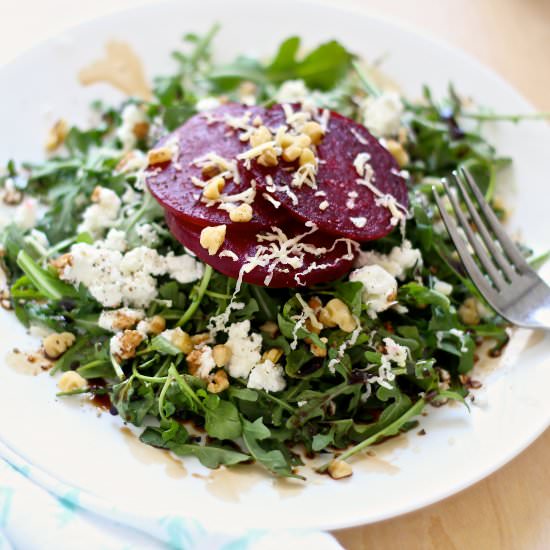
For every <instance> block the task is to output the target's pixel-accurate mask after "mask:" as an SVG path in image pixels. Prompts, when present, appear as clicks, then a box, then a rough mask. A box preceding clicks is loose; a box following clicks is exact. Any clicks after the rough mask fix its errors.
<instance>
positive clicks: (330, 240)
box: [166, 212, 357, 288]
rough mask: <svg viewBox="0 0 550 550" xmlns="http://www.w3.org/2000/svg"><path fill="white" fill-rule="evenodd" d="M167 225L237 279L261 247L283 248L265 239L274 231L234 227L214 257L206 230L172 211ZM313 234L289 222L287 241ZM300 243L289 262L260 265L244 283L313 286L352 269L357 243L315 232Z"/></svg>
mask: <svg viewBox="0 0 550 550" xmlns="http://www.w3.org/2000/svg"><path fill="white" fill-rule="evenodd" d="M166 222H167V224H168V227H169V228H170V230H171V231H172V234H173V235H174V236H175V237H176V239H178V240H179V241H180V242H181V243H182V244H183V245H184V246H185V247H187V248H188V249H189V250H191V251H192V252H193V253H195V254H196V255H197V256H198V257H199V258H200V259H201V260H202V261H204V262H205V263H207V264H209V265H211V266H212V267H213V268H214V269H216V270H217V271H219V272H220V273H223V274H224V275H227V276H228V277H233V278H235V279H237V278H238V277H239V273H240V271H241V268H242V267H243V265H244V264H245V263H248V262H249V259H250V258H252V257H254V256H255V255H256V253H257V251H258V250H259V247H265V248H269V247H272V250H273V249H277V248H279V249H280V247H277V246H276V244H275V243H276V242H277V241H276V240H262V237H261V235H266V234H268V235H273V234H274V230H272V229H270V230H268V231H266V232H264V233H260V236H257V235H254V234H252V233H251V234H249V235H244V234H243V233H241V232H239V231H234V228H233V227H227V232H226V237H225V241H224V243H223V245H222V246H221V248H220V250H219V251H218V253H217V254H215V255H212V256H210V255H209V254H208V251H207V250H205V249H204V248H203V247H202V246H201V245H200V242H199V241H200V233H201V230H202V229H203V228H201V227H199V226H196V225H190V224H186V223H183V222H182V220H181V219H179V218H177V217H176V216H173V215H172V214H170V213H168V212H167V213H166ZM311 231H312V230H311V228H308V227H304V225H303V224H301V223H300V222H297V221H294V220H292V219H289V220H288V222H287V223H285V224H284V233H283V235H284V236H285V239H283V240H286V239H290V240H291V239H295V240H296V241H298V239H297V237H298V236H299V235H304V234H307V233H309V232H311ZM299 242H301V243H302V245H299V248H301V250H297V249H296V248H295V249H294V250H293V251H290V252H289V254H288V258H289V259H287V260H282V261H281V262H280V263H278V261H277V260H276V259H274V258H271V259H268V260H267V261H266V264H265V265H263V266H259V265H258V266H256V267H254V268H253V269H251V270H250V271H249V272H246V271H244V272H243V281H245V282H247V283H252V284H256V285H261V286H268V287H273V288H283V287H297V286H309V285H313V284H316V283H324V282H327V281H332V280H335V279H338V278H339V277H341V276H343V275H344V274H345V273H347V272H348V271H349V270H350V269H351V268H352V265H353V260H354V257H355V253H356V249H357V243H355V242H353V241H350V240H348V239H338V238H335V237H334V236H332V235H329V234H327V233H322V232H320V231H314V232H311V233H310V234H309V235H306V236H305V237H303V239H300V240H299ZM287 246H288V242H287ZM289 248H290V247H289ZM320 249H321V250H320ZM322 249H324V250H322Z"/></svg>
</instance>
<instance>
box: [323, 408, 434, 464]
mask: <svg viewBox="0 0 550 550" xmlns="http://www.w3.org/2000/svg"><path fill="white" fill-rule="evenodd" d="M425 405H426V401H425V400H424V399H419V400H418V401H417V402H416V403H415V404H414V405H412V406H411V408H410V409H409V410H408V411H407V412H406V413H404V414H402V415H401V416H400V417H399V418H398V419H397V420H394V421H393V422H392V423H391V424H389V425H388V426H386V427H385V428H383V429H382V430H380V431H379V432H377V433H375V434H373V435H371V436H370V437H368V438H367V439H365V440H364V441H361V443H358V444H357V445H354V446H353V447H352V448H351V449H348V450H347V451H346V452H345V453H342V454H341V455H340V456H338V460H347V459H348V458H350V457H351V456H353V455H354V454H357V453H358V452H360V451H362V450H363V449H366V448H367V447H370V446H371V445H373V444H374V443H376V442H377V441H378V440H379V439H381V438H382V437H389V436H391V435H395V434H396V432H397V431H398V430H399V428H401V426H403V425H404V424H405V423H407V422H408V421H409V420H410V419H412V418H414V417H415V416H418V415H419V414H420V413H421V412H422V409H423V408H424V406H425ZM329 464H330V462H327V463H326V464H323V465H322V466H321V467H320V468H318V469H317V471H318V472H325V471H326V470H327V469H328V467H329Z"/></svg>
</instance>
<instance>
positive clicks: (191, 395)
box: [168, 364, 203, 409]
mask: <svg viewBox="0 0 550 550" xmlns="http://www.w3.org/2000/svg"><path fill="white" fill-rule="evenodd" d="M168 374H169V375H170V376H172V377H173V378H174V379H175V381H176V382H177V384H178V386H179V387H180V390H181V391H182V392H183V393H184V394H185V395H187V396H188V397H189V398H190V399H191V400H192V401H193V402H194V403H195V404H196V405H197V406H198V407H199V409H202V408H203V404H202V401H201V400H200V399H199V398H198V397H197V394H196V393H195V392H194V391H193V390H192V389H191V388H190V387H189V384H188V383H187V382H186V381H185V379H184V377H183V376H181V374H180V373H179V372H178V371H177V369H176V367H175V366H174V365H173V364H172V365H170V368H169V369H168Z"/></svg>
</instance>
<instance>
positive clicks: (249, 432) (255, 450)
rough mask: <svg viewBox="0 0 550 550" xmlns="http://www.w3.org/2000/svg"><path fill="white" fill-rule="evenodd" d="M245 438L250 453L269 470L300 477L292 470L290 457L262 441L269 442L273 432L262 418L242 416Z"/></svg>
mask: <svg viewBox="0 0 550 550" xmlns="http://www.w3.org/2000/svg"><path fill="white" fill-rule="evenodd" d="M241 421H242V426H243V440H244V442H245V445H246V447H247V449H248V451H249V452H250V454H251V455H252V456H253V457H254V458H255V459H256V460H257V461H258V462H260V463H261V464H263V465H264V466H265V467H266V468H267V469H268V470H270V471H271V472H273V473H274V474H277V475H280V476H283V477H299V476H296V475H295V474H294V473H293V472H292V468H291V466H290V464H289V461H288V459H287V458H286V457H285V456H284V454H283V453H282V452H281V451H280V450H279V449H272V450H266V449H264V447H262V445H261V443H260V442H264V444H265V443H266V442H268V440H269V438H270V437H271V432H270V430H269V428H267V426H265V424H264V423H263V421H262V419H261V418H257V419H256V420H255V421H254V422H249V421H248V420H246V419H245V418H242V417H241Z"/></svg>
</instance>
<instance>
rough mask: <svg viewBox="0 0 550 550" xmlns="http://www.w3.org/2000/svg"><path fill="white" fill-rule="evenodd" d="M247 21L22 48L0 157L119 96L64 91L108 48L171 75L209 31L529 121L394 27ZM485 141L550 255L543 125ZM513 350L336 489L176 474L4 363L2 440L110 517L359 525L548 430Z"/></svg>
mask: <svg viewBox="0 0 550 550" xmlns="http://www.w3.org/2000/svg"><path fill="white" fill-rule="evenodd" d="M258 8H259V6H258V3H257V2H252V1H246V0H238V1H232V2H223V3H222V2H216V1H213V0H202V1H201V2H193V3H192V4H191V3H186V4H185V5H182V3H181V2H174V3H166V4H159V3H155V5H152V6H144V7H141V8H138V9H135V10H132V11H129V12H126V13H122V14H119V15H114V16H110V17H109V18H105V19H99V20H96V21H93V22H91V23H89V24H86V25H83V26H80V27H78V28H77V29H75V30H74V31H72V32H69V33H67V34H66V35H64V36H63V37H62V38H59V39H56V40H52V41H50V42H48V43H46V44H44V45H42V46H41V47H39V48H37V49H34V50H32V51H30V52H29V53H27V54H26V55H24V56H23V57H21V58H20V59H18V60H17V61H16V62H14V63H12V64H11V65H8V66H6V67H4V68H2V70H1V71H0V89H1V90H2V101H1V102H0V120H2V132H1V135H0V156H1V157H2V158H1V159H0V160H2V161H4V160H6V159H7V158H11V157H13V158H17V159H39V158H41V156H42V143H43V141H44V136H45V132H46V129H47V128H48V127H49V125H50V124H51V122H52V120H53V119H55V118H56V117H58V116H63V117H65V118H67V119H69V120H71V121H85V120H86V118H87V116H88V115H87V113H88V111H87V106H88V104H89V102H90V101H91V100H92V99H94V98H97V97H98V96H100V97H104V98H108V99H113V98H116V97H119V94H117V93H115V92H113V91H112V90H111V89H110V88H108V87H107V86H94V87H91V88H86V89H83V88H81V87H80V86H79V84H78V83H77V80H76V74H77V72H78V70H79V69H80V68H82V67H83V65H85V64H87V63H89V62H90V61H91V60H94V59H96V58H98V57H99V56H100V55H101V54H102V48H103V45H104V44H105V42H106V41H108V40H109V39H112V38H116V39H121V40H124V41H127V42H129V43H130V44H131V45H133V47H134V48H135V50H136V51H137V52H138V53H139V54H140V55H141V56H142V58H143V61H144V63H145V67H146V69H147V72H148V74H149V76H153V75H155V74H161V73H166V72H167V71H170V70H171V67H172V64H171V61H170V59H169V53H170V51H172V50H173V49H175V48H177V47H178V45H179V39H180V37H181V35H182V34H183V33H184V32H186V31H197V32H203V31H205V30H206V29H207V28H208V27H209V26H210V25H211V23H212V22H213V20H214V19H215V20H217V21H220V22H222V23H223V29H222V32H221V33H220V35H219V37H218V39H217V41H216V50H217V52H218V55H219V56H220V57H222V58H226V59H227V58H230V57H231V56H233V55H235V54H237V53H239V52H242V51H247V52H250V51H256V52H259V53H264V54H267V53H270V52H273V51H274V48H275V46H276V44H278V43H279V42H280V40H281V39H282V38H284V37H285V36H288V35H289V34H292V33H296V34H300V35H302V36H303V37H304V39H305V41H306V43H307V44H308V45H315V44H316V43H317V42H319V41H320V40H324V39H327V38H333V37H334V38H337V39H340V40H342V41H343V42H344V43H345V44H346V45H347V46H348V47H349V48H351V49H352V50H354V51H356V52H358V53H360V54H362V55H364V56H366V57H367V58H370V59H374V58H379V57H381V56H383V55H386V54H389V55H388V57H387V61H386V62H385V70H386V71H387V72H388V73H389V75H390V76H392V77H393V78H395V80H397V81H398V82H399V83H401V84H402V85H403V88H404V90H405V92H406V93H408V94H410V95H411V96H413V97H414V96H417V95H418V94H419V92H420V87H421V84H422V83H424V82H426V83H428V84H429V85H430V86H432V87H433V88H434V90H435V91H436V93H437V92H438V91H439V92H443V91H444V89H445V87H446V85H447V83H448V82H449V81H451V80H452V81H453V82H455V83H456V84H457V85H458V88H459V90H460V91H461V92H462V93H465V94H470V95H472V96H473V97H475V98H476V99H477V100H478V101H479V102H480V103H481V104H486V105H489V106H491V107H493V108H495V109H496V110H498V111H503V112H529V111H531V110H532V109H531V107H530V106H529V105H528V104H527V103H526V102H525V101H524V100H523V99H522V98H521V97H520V96H519V95H518V94H517V93H516V92H515V91H514V90H513V89H512V88H511V87H510V86H509V85H508V84H506V83H505V82H503V81H502V80H501V79H500V78H499V77H498V76H496V75H495V74H494V73H492V72H491V71H489V70H487V69H486V68H484V67H482V66H481V65H479V64H478V63H477V62H476V61H475V60H473V59H471V58H469V57H467V56H465V55H464V54H462V53H460V52H457V51H455V50H452V49H450V48H449V47H447V46H445V45H442V44H439V43H437V42H434V41H432V40H430V39H427V38H426V37H423V36H421V35H419V34H416V33H414V32H411V31H409V30H406V29H403V28H401V27H399V26H396V25H394V24H392V23H390V22H387V21H384V20H379V19H374V18H371V17H368V16H366V15H363V14H361V13H351V12H346V11H343V10H340V9H338V8H335V7H326V6H322V5H318V4H316V5H312V4H309V3H302V2H296V1H292V2H290V1H289V2H285V1H280V2H278V4H277V8H276V9H275V8H273V9H271V8H269V15H268V16H267V17H266V11H267V10H268V7H267V6H261V7H260V9H258ZM495 135H496V138H495V139H496V143H497V144H498V146H499V150H500V151H501V152H502V153H507V154H510V155H512V156H513V157H514V159H515V161H516V163H515V168H514V179H515V181H516V182H518V187H519V193H518V195H517V200H516V201H515V205H514V206H515V221H517V222H518V223H519V225H520V226H521V229H522V231H523V234H524V236H525V238H526V240H527V241H529V242H531V243H534V244H538V245H540V246H543V245H545V244H548V235H550V216H548V213H547V210H548V206H547V205H548V200H549V199H550V195H549V192H548V187H547V177H546V174H548V172H549V171H550V166H549V162H550V157H549V156H548V154H547V152H548V150H550V131H549V129H548V127H547V126H546V125H544V124H542V123H523V124H521V125H519V126H515V125H501V126H499V127H498V133H496V134H495ZM544 238H546V243H545V242H544ZM0 334H1V335H2V336H1V339H2V340H1V350H0V351H1V352H2V354H5V353H6V352H7V351H8V350H10V349H11V348H12V347H13V346H15V345H17V346H20V347H22V348H24V349H25V348H26V349H29V346H30V344H29V342H28V340H26V337H25V334H24V331H23V330H22V329H21V327H20V326H19V325H18V324H17V323H16V321H15V320H14V318H13V317H12V316H11V315H9V314H6V313H4V312H2V315H1V316H0ZM527 340H529V341H530V345H526V341H527ZM537 340H538V341H537ZM536 341H537V342H536ZM534 342H536V345H532V344H533V343H534ZM516 343H517V346H516V350H514V349H512V348H510V349H509V350H508V352H507V358H506V361H505V364H504V365H502V366H500V367H499V368H498V369H493V370H492V373H491V374H490V375H489V377H488V380H486V382H487V383H486V385H485V386H486V389H485V392H484V399H485V400H486V401H487V405H486V406H485V407H483V408H481V407H472V410H471V412H470V413H468V412H467V411H466V410H465V409H464V408H462V407H447V408H442V409H431V410H430V411H429V415H428V416H427V417H426V418H422V427H423V428H425V430H426V431H427V435H426V436H424V437H419V436H418V435H417V434H416V432H414V433H411V434H409V435H408V436H407V437H403V438H402V439H401V440H397V441H395V442H393V443H391V445H390V446H389V447H388V446H386V447H382V448H381V449H380V450H378V451H377V453H378V458H375V459H373V458H368V457H365V459H364V461H363V465H360V464H359V463H358V462H357V461H356V466H355V473H354V476H353V477H352V478H350V479H349V480H345V481H340V482H334V481H332V480H330V479H329V478H327V477H321V476H313V477H312V478H311V480H310V483H308V484H307V485H306V486H305V487H300V484H299V483H294V482H273V480H271V479H270V478H268V477H267V476H262V475H258V473H257V471H255V470H254V471H253V472H252V471H251V473H250V474H249V473H248V471H247V470H243V469H241V470H237V472H236V473H232V474H227V473H221V474H220V473H219V472H218V473H214V474H211V475H209V472H208V471H205V470H204V469H203V468H201V467H200V466H199V465H198V464H197V463H196V461H195V460H191V459H190V460H186V461H185V467H186V468H187V472H188V474H187V476H185V477H182V475H181V470H179V468H178V466H177V465H175V464H174V463H172V462H166V461H165V460H164V462H163V458H162V457H163V455H159V452H158V451H155V450H152V449H145V450H142V451H139V452H137V451H136V449H135V448H134V446H133V445H131V444H130V443H129V442H128V438H127V437H125V436H121V433H120V425H119V420H118V419H117V418H113V417H110V416H109V415H108V414H103V415H102V416H101V418H97V411H96V410H95V409H93V408H92V407H90V406H88V405H84V406H78V405H72V404H71V403H70V402H68V401H62V402H61V401H59V400H56V399H55V397H54V393H55V387H54V381H53V380H52V379H50V377H49V376H47V375H43V376H40V377H32V376H23V375H21V374H19V373H17V372H15V371H14V370H12V369H10V368H8V367H6V366H2V368H1V369H0V418H1V419H2V421H1V427H0V437H1V439H2V440H3V441H4V442H5V443H7V444H8V445H9V446H10V447H11V448H12V449H13V450H15V451H16V452H18V453H20V454H21V455H22V456H23V457H25V458H27V459H28V460H29V461H31V462H32V463H34V464H35V465H37V466H40V467H42V468H43V469H44V470H45V471H47V472H49V473H51V474H53V475H54V476H56V477H58V478H59V479H61V480H64V481H66V482H68V483H71V484H73V485H75V486H77V487H80V488H82V489H85V490H87V491H89V492H91V493H93V494H95V495H98V496H101V497H104V498H105V499H107V500H108V501H110V502H112V503H113V504H116V505H118V506H119V507H120V508H122V509H127V510H133V511H136V512H139V513H143V514H147V515H155V516H157V515H159V514H168V513H170V514H175V513H178V514H183V515H186V516H189V517H195V518H197V519H199V520H201V521H202V522H204V524H205V525H206V526H209V525H210V526H212V527H214V526H215V527H217V528H220V529H221V528H223V529H233V530H234V529H243V528H245V527H318V528H337V527H345V526H351V525H357V524H362V523H367V522H373V521H376V520H380V519H384V518H389V517H393V516H396V515H398V514H402V513H404V512H408V511H411V510H415V509H417V508H420V507H421V506H425V505H427V504H429V503H432V502H435V501H437V500H439V499H441V498H444V497H446V496H449V495H451V494H453V493H456V492H457V491H459V490H461V489H463V488H465V487H467V486H468V485H470V484H472V483H474V482H475V481H477V480H479V479H481V478H483V477H485V476H487V475H488V474H490V473H491V472H493V471H495V470H496V469H497V468H498V467H500V466H502V465H503V464H504V463H505V462H507V461H508V460H510V459H511V458H512V457H514V456H515V455H516V454H517V453H519V452H520V451H521V450H522V449H524V448H525V447H526V446H527V445H528V444H529V443H531V442H532V441H533V440H534V439H535V438H536V437H537V436H538V435H539V434H540V433H541V432H542V431H543V430H544V429H545V428H546V427H547V426H548V425H549V423H550V403H549V402H548V399H547V395H546V393H545V392H544V391H541V389H542V388H548V387H550V361H549V360H548V357H549V356H550V338H549V337H548V336H547V337H546V338H542V337H540V338H538V337H537V336H536V335H535V336H533V335H529V334H528V333H520V334H519V335H518V338H517V339H516ZM522 346H526V349H525V350H524V351H523V352H522V353H521V357H520V359H519V360H518V353H517V350H518V349H519V350H521V349H522ZM2 356H3V355H2ZM159 457H160V458H159ZM193 473H195V474H196V475H193ZM310 477H311V476H310ZM214 518H215V519H214Z"/></svg>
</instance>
